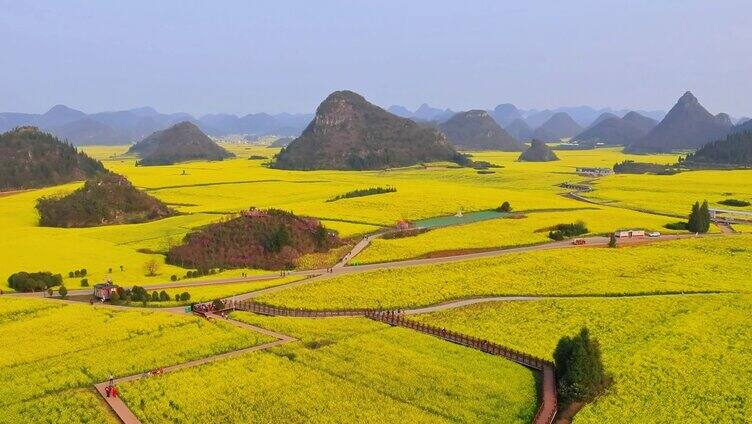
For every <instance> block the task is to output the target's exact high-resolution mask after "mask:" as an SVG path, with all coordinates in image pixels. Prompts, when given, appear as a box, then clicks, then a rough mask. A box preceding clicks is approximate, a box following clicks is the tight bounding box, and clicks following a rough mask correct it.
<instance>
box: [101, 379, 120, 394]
mask: <svg viewBox="0 0 752 424" xmlns="http://www.w3.org/2000/svg"><path fill="white" fill-rule="evenodd" d="M104 394H105V396H107V397H114V398H116V397H118V389H117V387H115V377H113V376H110V382H109V383H107V387H105V388H104Z"/></svg>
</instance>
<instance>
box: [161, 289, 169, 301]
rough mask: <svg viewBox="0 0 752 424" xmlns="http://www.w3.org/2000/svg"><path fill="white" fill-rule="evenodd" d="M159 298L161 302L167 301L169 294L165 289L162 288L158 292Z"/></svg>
mask: <svg viewBox="0 0 752 424" xmlns="http://www.w3.org/2000/svg"><path fill="white" fill-rule="evenodd" d="M159 300H160V301H161V302H167V301H169V300H170V295H169V294H167V292H166V291H164V290H162V291H161V292H159Z"/></svg>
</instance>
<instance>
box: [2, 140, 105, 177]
mask: <svg viewBox="0 0 752 424" xmlns="http://www.w3.org/2000/svg"><path fill="white" fill-rule="evenodd" d="M105 172H106V171H105V168H104V166H103V165H102V163H101V162H99V161H97V160H94V159H92V158H90V157H88V156H87V155H86V154H84V153H82V152H79V151H77V150H76V148H75V147H73V146H71V145H69V144H67V143H64V142H62V141H60V140H59V139H57V138H56V137H54V136H52V135H50V134H47V133H44V132H42V131H39V129H37V128H36V127H18V128H15V129H13V130H11V131H8V132H6V133H4V134H0V191H10V190H20V189H27V188H39V187H46V186H53V185H57V184H64V183H68V182H71V181H78V180H83V179H86V178H89V177H92V176H95V175H98V174H103V173H105Z"/></svg>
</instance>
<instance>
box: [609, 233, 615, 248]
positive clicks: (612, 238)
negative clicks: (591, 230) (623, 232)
mask: <svg viewBox="0 0 752 424" xmlns="http://www.w3.org/2000/svg"><path fill="white" fill-rule="evenodd" d="M608 247H616V234H615V233H611V237H609V239H608Z"/></svg>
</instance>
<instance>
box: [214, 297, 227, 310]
mask: <svg viewBox="0 0 752 424" xmlns="http://www.w3.org/2000/svg"><path fill="white" fill-rule="evenodd" d="M212 306H213V307H214V309H224V308H225V302H222V300H221V299H214V300H213V301H212Z"/></svg>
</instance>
